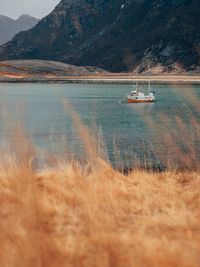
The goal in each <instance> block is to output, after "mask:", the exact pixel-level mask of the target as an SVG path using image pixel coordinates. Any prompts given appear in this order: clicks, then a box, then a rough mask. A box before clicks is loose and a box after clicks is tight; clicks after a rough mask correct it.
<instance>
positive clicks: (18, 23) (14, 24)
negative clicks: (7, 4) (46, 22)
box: [0, 14, 39, 45]
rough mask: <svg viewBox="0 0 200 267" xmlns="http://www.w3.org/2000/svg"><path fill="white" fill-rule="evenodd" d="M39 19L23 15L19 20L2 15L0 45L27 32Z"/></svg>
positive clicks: (0, 20)
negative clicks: (16, 35) (18, 34)
mask: <svg viewBox="0 0 200 267" xmlns="http://www.w3.org/2000/svg"><path fill="white" fill-rule="evenodd" d="M38 21H39V19H36V18H35V17H32V16H29V15H26V14H23V15H21V16H19V18H17V19H13V18H10V17H8V16H5V15H0V44H1V45H2V44H4V43H6V42H8V41H10V40H11V39H12V37H14V35H15V34H17V33H19V32H20V31H25V30H28V29H30V28H32V27H33V26H35V25H36V24H37V22H38Z"/></svg>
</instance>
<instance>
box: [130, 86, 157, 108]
mask: <svg viewBox="0 0 200 267" xmlns="http://www.w3.org/2000/svg"><path fill="white" fill-rule="evenodd" d="M133 88H134V90H133V91H131V93H130V94H129V95H128V96H127V102H128V103H152V102H155V101H156V99H155V92H154V91H152V90H151V84H150V82H149V83H148V94H146V95H145V94H144V93H142V92H140V91H138V83H136V85H135V86H133Z"/></svg>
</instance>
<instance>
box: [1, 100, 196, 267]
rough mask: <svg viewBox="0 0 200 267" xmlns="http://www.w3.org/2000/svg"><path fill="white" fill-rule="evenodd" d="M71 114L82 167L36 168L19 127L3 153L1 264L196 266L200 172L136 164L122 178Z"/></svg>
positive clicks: (31, 149)
mask: <svg viewBox="0 0 200 267" xmlns="http://www.w3.org/2000/svg"><path fill="white" fill-rule="evenodd" d="M65 108H66V109H69V108H71V107H69V105H68V103H65ZM72 117H73V121H74V123H75V126H76V129H77V133H78V134H79V136H80V137H81V138H82V140H83V143H84V145H85V149H86V156H87V162H86V161H85V162H84V164H81V163H80V162H78V161H74V160H72V161H68V162H67V163H58V165H57V166H56V167H54V168H52V169H46V170H43V171H41V172H40V173H38V172H37V171H35V170H34V167H33V165H34V156H35V150H34V146H32V145H31V142H30V141H25V140H28V139H27V137H26V136H24V134H23V131H22V130H21V129H20V128H19V127H18V128H15V141H14V142H13V143H12V142H11V143H10V150H9V149H8V151H7V153H5V151H4V152H2V153H1V161H0V203H1V204H0V218H1V219H0V266H2V267H18V266H20V267H47V266H48V267H58V266H59V267H80V266H81V267H180V266H181V267H199V263H200V194H199V188H200V173H199V172H198V171H195V172H192V171H190V172H189V171H188V172H186V171H185V172H176V171H172V170H171V171H170V170H169V171H166V172H162V173H153V172H146V171H143V170H137V169H135V170H133V171H132V172H131V173H129V174H128V175H126V176H125V175H123V174H122V173H120V172H118V171H116V170H114V169H113V168H112V167H111V166H110V165H109V164H108V163H106V162H105V161H104V160H103V159H102V157H100V155H99V152H98V150H97V149H95V140H94V139H93V138H91V136H90V134H89V131H88V130H87V129H86V128H85V127H84V126H83V125H82V123H81V121H80V119H79V118H78V116H77V114H76V113H75V112H73V111H72ZM179 123H180V124H181V121H179ZM195 123H196V122H195ZM7 127H8V128H9V127H10V126H9V125H8V126H7ZM11 128H12V127H11ZM11 128H10V131H14V129H11ZM8 147H9V146H8ZM12 150H14V151H15V153H11V151H12ZM100 154H101V155H102V153H100Z"/></svg>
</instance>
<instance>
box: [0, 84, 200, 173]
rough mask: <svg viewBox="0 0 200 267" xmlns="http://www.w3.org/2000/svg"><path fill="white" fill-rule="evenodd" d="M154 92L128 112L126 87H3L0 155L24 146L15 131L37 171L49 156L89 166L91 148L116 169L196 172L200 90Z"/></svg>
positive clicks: (160, 87)
mask: <svg viewBox="0 0 200 267" xmlns="http://www.w3.org/2000/svg"><path fill="white" fill-rule="evenodd" d="M139 86H140V90H141V91H143V92H147V87H148V85H147V84H140V85H139ZM151 87H152V90H154V91H155V94H156V102H155V103H135V104H127V103H126V102H125V99H126V97H127V95H128V94H129V92H130V91H131V90H132V86H131V85H127V84H126V85H123V84H112V85H111V84H78V83H77V84H66V83H55V84H53V83H51V84H45V83H41V84H40V83H13V84H12V83H10V84H0V145H1V148H2V149H3V148H4V149H5V147H6V146H7V144H8V143H9V141H10V140H12V141H13V140H14V141H15V142H22V141H19V134H18V130H17V129H20V130H21V131H22V132H23V135H24V138H25V139H27V140H29V141H30V140H31V142H32V143H33V145H34V147H35V148H36V151H37V156H36V157H38V161H39V162H40V163H41V165H42V164H48V163H47V161H46V160H45V157H46V155H51V157H52V158H56V159H61V160H62V161H65V160H66V161H68V160H69V159H72V158H75V159H78V160H80V161H87V157H88V156H89V155H88V154H89V153H90V151H88V150H90V149H91V147H92V149H93V152H94V153H95V154H96V155H97V157H100V158H103V159H104V160H105V161H107V162H109V163H110V164H112V165H113V166H114V167H115V168H119V169H130V168H133V167H136V166H137V167H139V168H140V167H145V168H157V169H165V168H166V166H175V167H176V166H177V168H178V167H180V168H182V167H191V166H192V165H194V166H195V165H198V162H199V158H200V149H199V147H200V146H199V145H200V140H199V137H200V134H199V132H200V126H199V125H200V124H199V123H200V113H199V112H200V105H199V100H200V85H191V84H190V85H189V84H188V85H181V84H178V85H177V84H152V85H151ZM15 139H16V140H15ZM88 145H89V146H91V147H88ZM21 146H23V142H22V143H21ZM10 149H11V152H12V153H13V154H15V146H13V148H12V147H11V148H10ZM12 149H13V150H12Z"/></svg>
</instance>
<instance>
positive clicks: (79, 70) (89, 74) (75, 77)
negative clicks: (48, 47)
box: [0, 60, 200, 84]
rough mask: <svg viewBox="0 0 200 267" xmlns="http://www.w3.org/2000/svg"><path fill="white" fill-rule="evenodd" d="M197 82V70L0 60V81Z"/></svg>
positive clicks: (199, 78) (198, 82)
mask: <svg viewBox="0 0 200 267" xmlns="http://www.w3.org/2000/svg"><path fill="white" fill-rule="evenodd" d="M136 81H138V82H139V83H147V82H148V81H151V83H152V84H153V83H154V84H162V83H172V84H173V83H176V84H200V72H183V73H162V74H161V73H160V74H156V73H152V74H149V73H148V74H147V73H145V74H135V73H111V72H107V71H105V70H103V69H100V68H96V67H88V66H73V65H69V64H64V63H61V62H54V61H45V60H10V61H0V83H87V84H89V83H94V84H133V83H135V82H136Z"/></svg>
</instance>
